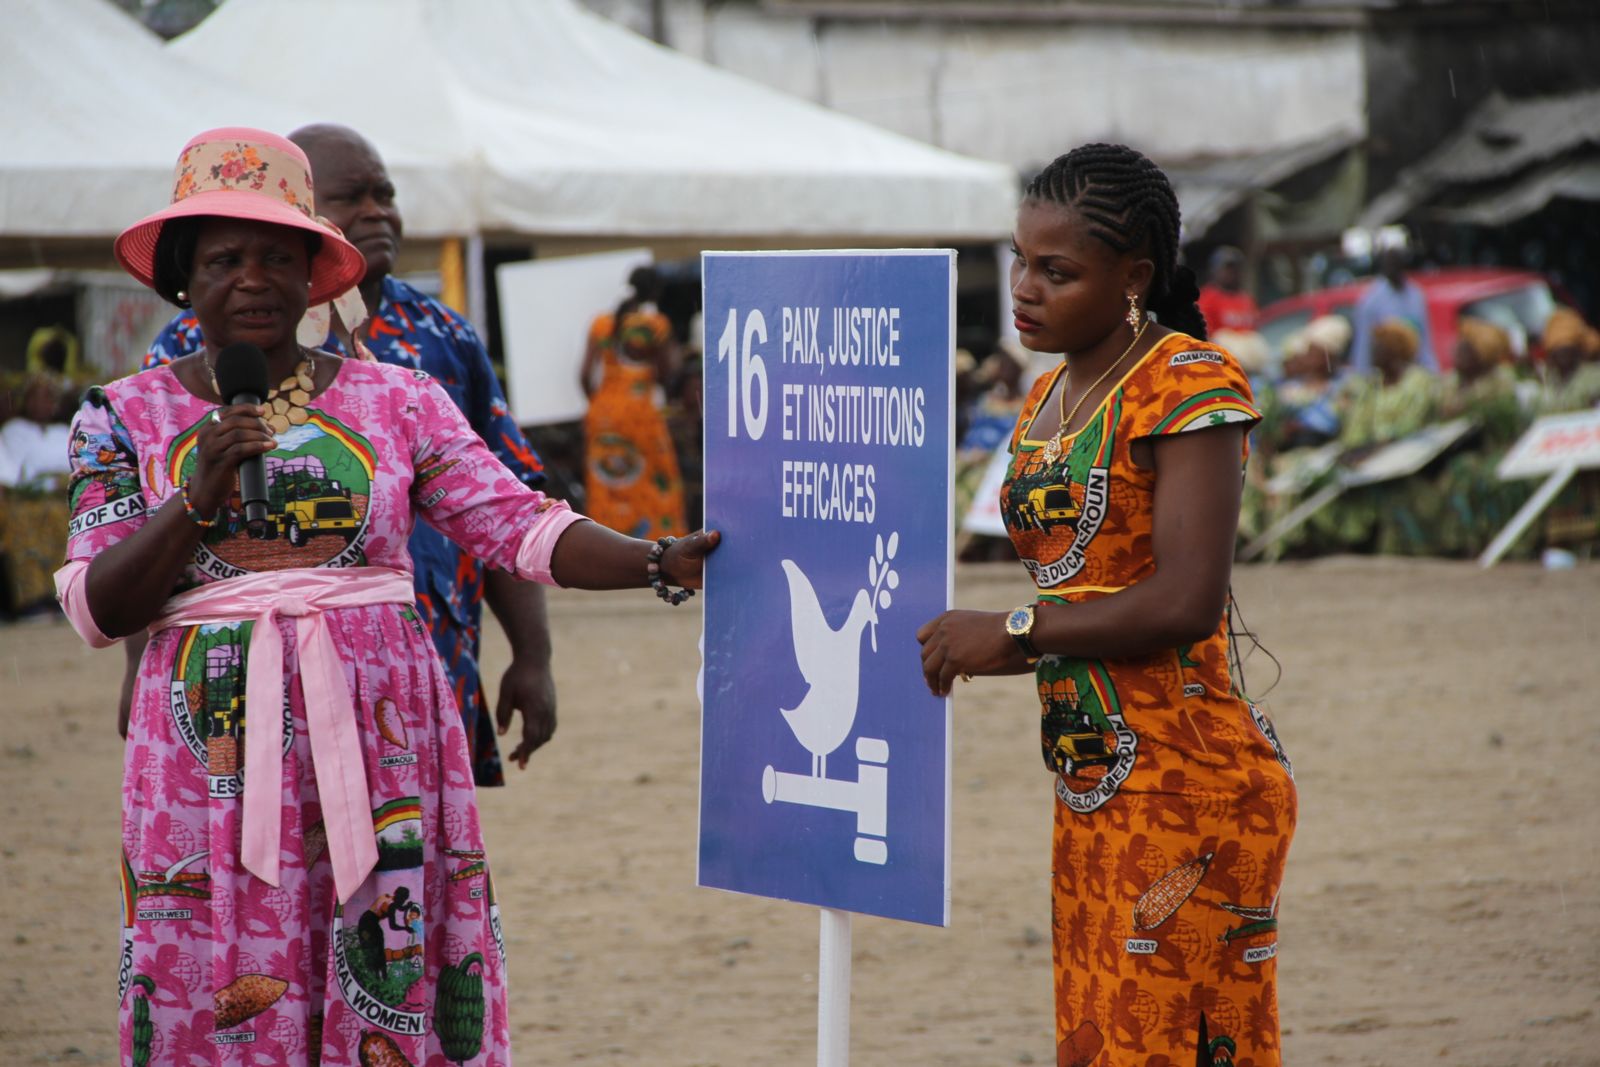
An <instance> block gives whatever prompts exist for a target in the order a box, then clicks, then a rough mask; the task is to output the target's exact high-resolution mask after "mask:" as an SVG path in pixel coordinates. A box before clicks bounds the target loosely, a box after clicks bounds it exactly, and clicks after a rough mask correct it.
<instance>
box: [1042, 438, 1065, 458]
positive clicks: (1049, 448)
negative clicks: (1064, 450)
mask: <svg viewBox="0 0 1600 1067" xmlns="http://www.w3.org/2000/svg"><path fill="white" fill-rule="evenodd" d="M1060 458H1061V434H1060V432H1059V431H1057V433H1056V435H1055V436H1054V437H1052V438H1050V440H1048V441H1046V442H1045V443H1044V461H1045V462H1046V463H1054V462H1055V461H1056V460H1058V459H1060Z"/></svg>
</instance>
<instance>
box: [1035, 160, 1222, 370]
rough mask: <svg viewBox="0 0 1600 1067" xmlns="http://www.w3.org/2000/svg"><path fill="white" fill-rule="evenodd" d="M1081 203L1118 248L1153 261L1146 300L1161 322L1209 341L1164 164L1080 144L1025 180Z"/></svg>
mask: <svg viewBox="0 0 1600 1067" xmlns="http://www.w3.org/2000/svg"><path fill="white" fill-rule="evenodd" d="M1025 195H1027V196H1028V197H1031V198H1034V199H1038V200H1048V201H1050V202H1051V203H1055V204H1060V205H1062V206H1063V207H1070V208H1072V209H1074V210H1076V211H1077V212H1078V213H1079V214H1080V215H1082V216H1083V217H1084V219H1085V220H1086V221H1087V222H1088V223H1089V232H1090V233H1092V234H1094V236H1096V237H1098V238H1099V239H1100V240H1102V241H1104V242H1105V243H1106V244H1108V245H1110V246H1111V247H1112V248H1113V249H1115V250H1116V251H1117V252H1119V253H1123V254H1126V253H1129V252H1142V253H1144V254H1147V255H1148V256H1149V257H1150V259H1151V260H1152V261H1153V262H1154V263H1155V274H1154V275H1153V276H1152V277H1151V279H1150V290H1149V292H1148V293H1146V294H1145V302H1146V304H1147V306H1148V307H1149V309H1150V310H1151V311H1153V312H1155V314H1156V318H1158V319H1159V320H1160V321H1161V325H1163V326H1165V327H1167V328H1168V329H1172V330H1179V331H1181V332H1183V333H1186V334H1189V335H1190V336H1191V337H1195V338H1198V339H1199V340H1202V341H1203V340H1205V338H1206V320H1205V317H1204V316H1203V315H1201V314H1200V308H1199V306H1198V305H1197V303H1196V302H1197V301H1198V300H1199V299H1200V286H1199V284H1198V282H1197V281H1196V280H1195V276H1194V271H1192V270H1190V269H1189V268H1188V267H1185V266H1182V265H1181V264H1179V263H1178V236H1179V232H1180V230H1179V223H1180V215H1179V212H1178V197H1177V194H1175V193H1174V192H1173V191H1172V183H1171V182H1169V181H1167V176H1166V175H1165V174H1163V173H1161V168H1160V167H1158V166H1156V165H1155V164H1154V163H1152V162H1150V160H1148V159H1146V158H1145V157H1144V156H1143V155H1141V154H1140V153H1139V152H1136V151H1134V150H1133V149H1131V148H1129V147H1128V146H1127V145H1120V144H1086V145H1080V146H1079V147H1077V148H1074V149H1073V150H1072V151H1070V152H1068V153H1067V154H1066V155H1064V156H1058V157H1057V158H1056V160H1055V162H1053V163H1051V164H1050V165H1049V166H1048V167H1046V168H1044V170H1042V171H1040V172H1039V175H1038V176H1037V177H1036V178H1034V179H1033V181H1032V182H1030V183H1028V188H1027V192H1026V194H1025Z"/></svg>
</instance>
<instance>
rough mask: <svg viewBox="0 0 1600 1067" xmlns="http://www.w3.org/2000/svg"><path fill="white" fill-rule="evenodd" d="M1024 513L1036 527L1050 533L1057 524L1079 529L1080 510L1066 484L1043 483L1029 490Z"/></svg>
mask: <svg viewBox="0 0 1600 1067" xmlns="http://www.w3.org/2000/svg"><path fill="white" fill-rule="evenodd" d="M1023 514H1024V515H1025V516H1026V517H1027V519H1028V520H1029V524H1030V525H1032V526H1033V527H1034V528H1035V529H1039V530H1043V531H1045V532H1046V533H1048V532H1049V531H1051V530H1053V529H1055V528H1056V527H1057V526H1065V527H1067V528H1068V529H1071V530H1075V529H1077V528H1078V515H1079V514H1080V512H1079V509H1078V505H1077V503H1076V502H1075V501H1074V500H1073V499H1072V492H1071V490H1069V489H1068V488H1067V487H1066V486H1065V485H1041V486H1038V487H1036V488H1034V489H1030V490H1028V499H1027V501H1026V503H1025V504H1024V505H1023Z"/></svg>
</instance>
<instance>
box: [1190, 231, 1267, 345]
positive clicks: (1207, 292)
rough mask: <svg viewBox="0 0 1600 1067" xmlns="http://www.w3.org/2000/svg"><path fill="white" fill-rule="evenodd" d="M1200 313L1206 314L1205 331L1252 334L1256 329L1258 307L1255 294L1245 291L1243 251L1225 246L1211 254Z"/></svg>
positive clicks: (1201, 296) (1202, 292)
mask: <svg viewBox="0 0 1600 1067" xmlns="http://www.w3.org/2000/svg"><path fill="white" fill-rule="evenodd" d="M1200 314H1202V315H1204V316H1205V317H1206V330H1207V331H1208V332H1210V333H1216V332H1217V331H1218V330H1238V331H1239V332H1241V333H1249V332H1250V331H1252V330H1254V329H1255V328H1256V319H1257V317H1258V315H1259V310H1258V309H1257V307H1256V300H1255V297H1253V296H1251V295H1250V294H1249V293H1247V292H1245V290H1244V253H1243V252H1241V251H1239V250H1238V249H1237V248H1232V247H1230V246H1228V245H1223V246H1222V247H1221V248H1218V249H1217V250H1216V251H1215V252H1213V253H1211V269H1210V270H1209V271H1208V272H1207V275H1206V284H1205V286H1204V287H1203V288H1202V289H1201V290H1200Z"/></svg>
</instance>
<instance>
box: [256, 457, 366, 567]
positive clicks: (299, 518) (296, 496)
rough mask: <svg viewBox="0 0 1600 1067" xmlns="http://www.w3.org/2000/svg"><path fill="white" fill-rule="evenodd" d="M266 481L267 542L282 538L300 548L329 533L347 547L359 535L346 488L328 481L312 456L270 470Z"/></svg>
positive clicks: (356, 519) (358, 517) (353, 508)
mask: <svg viewBox="0 0 1600 1067" xmlns="http://www.w3.org/2000/svg"><path fill="white" fill-rule="evenodd" d="M268 480H269V482H270V485H269V487H268V489H267V500H268V504H269V510H270V514H269V516H268V518H269V520H271V521H270V522H269V523H268V526H267V539H268V540H272V539H273V538H276V537H279V536H282V537H285V538H287V539H288V541H289V543H290V544H291V545H293V546H295V547H296V548H299V547H300V546H302V545H304V544H305V543H306V542H307V541H309V540H310V539H311V538H312V537H313V536H315V535H317V534H325V533H331V534H337V535H338V536H340V537H342V538H344V541H345V543H346V544H349V543H350V542H351V541H352V540H354V539H355V536H356V534H357V533H358V532H359V531H360V529H361V516H360V515H359V514H357V513H356V509H355V505H354V504H353V503H352V501H351V499H350V489H349V487H347V486H345V485H342V484H340V482H339V481H338V480H337V479H335V478H329V477H328V475H327V472H326V471H325V470H324V469H323V466H322V463H321V461H320V460H318V459H317V458H316V457H315V456H306V457H304V458H302V459H297V460H292V461H289V462H287V463H282V464H278V465H276V466H272V467H271V468H270V469H269V471H268Z"/></svg>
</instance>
